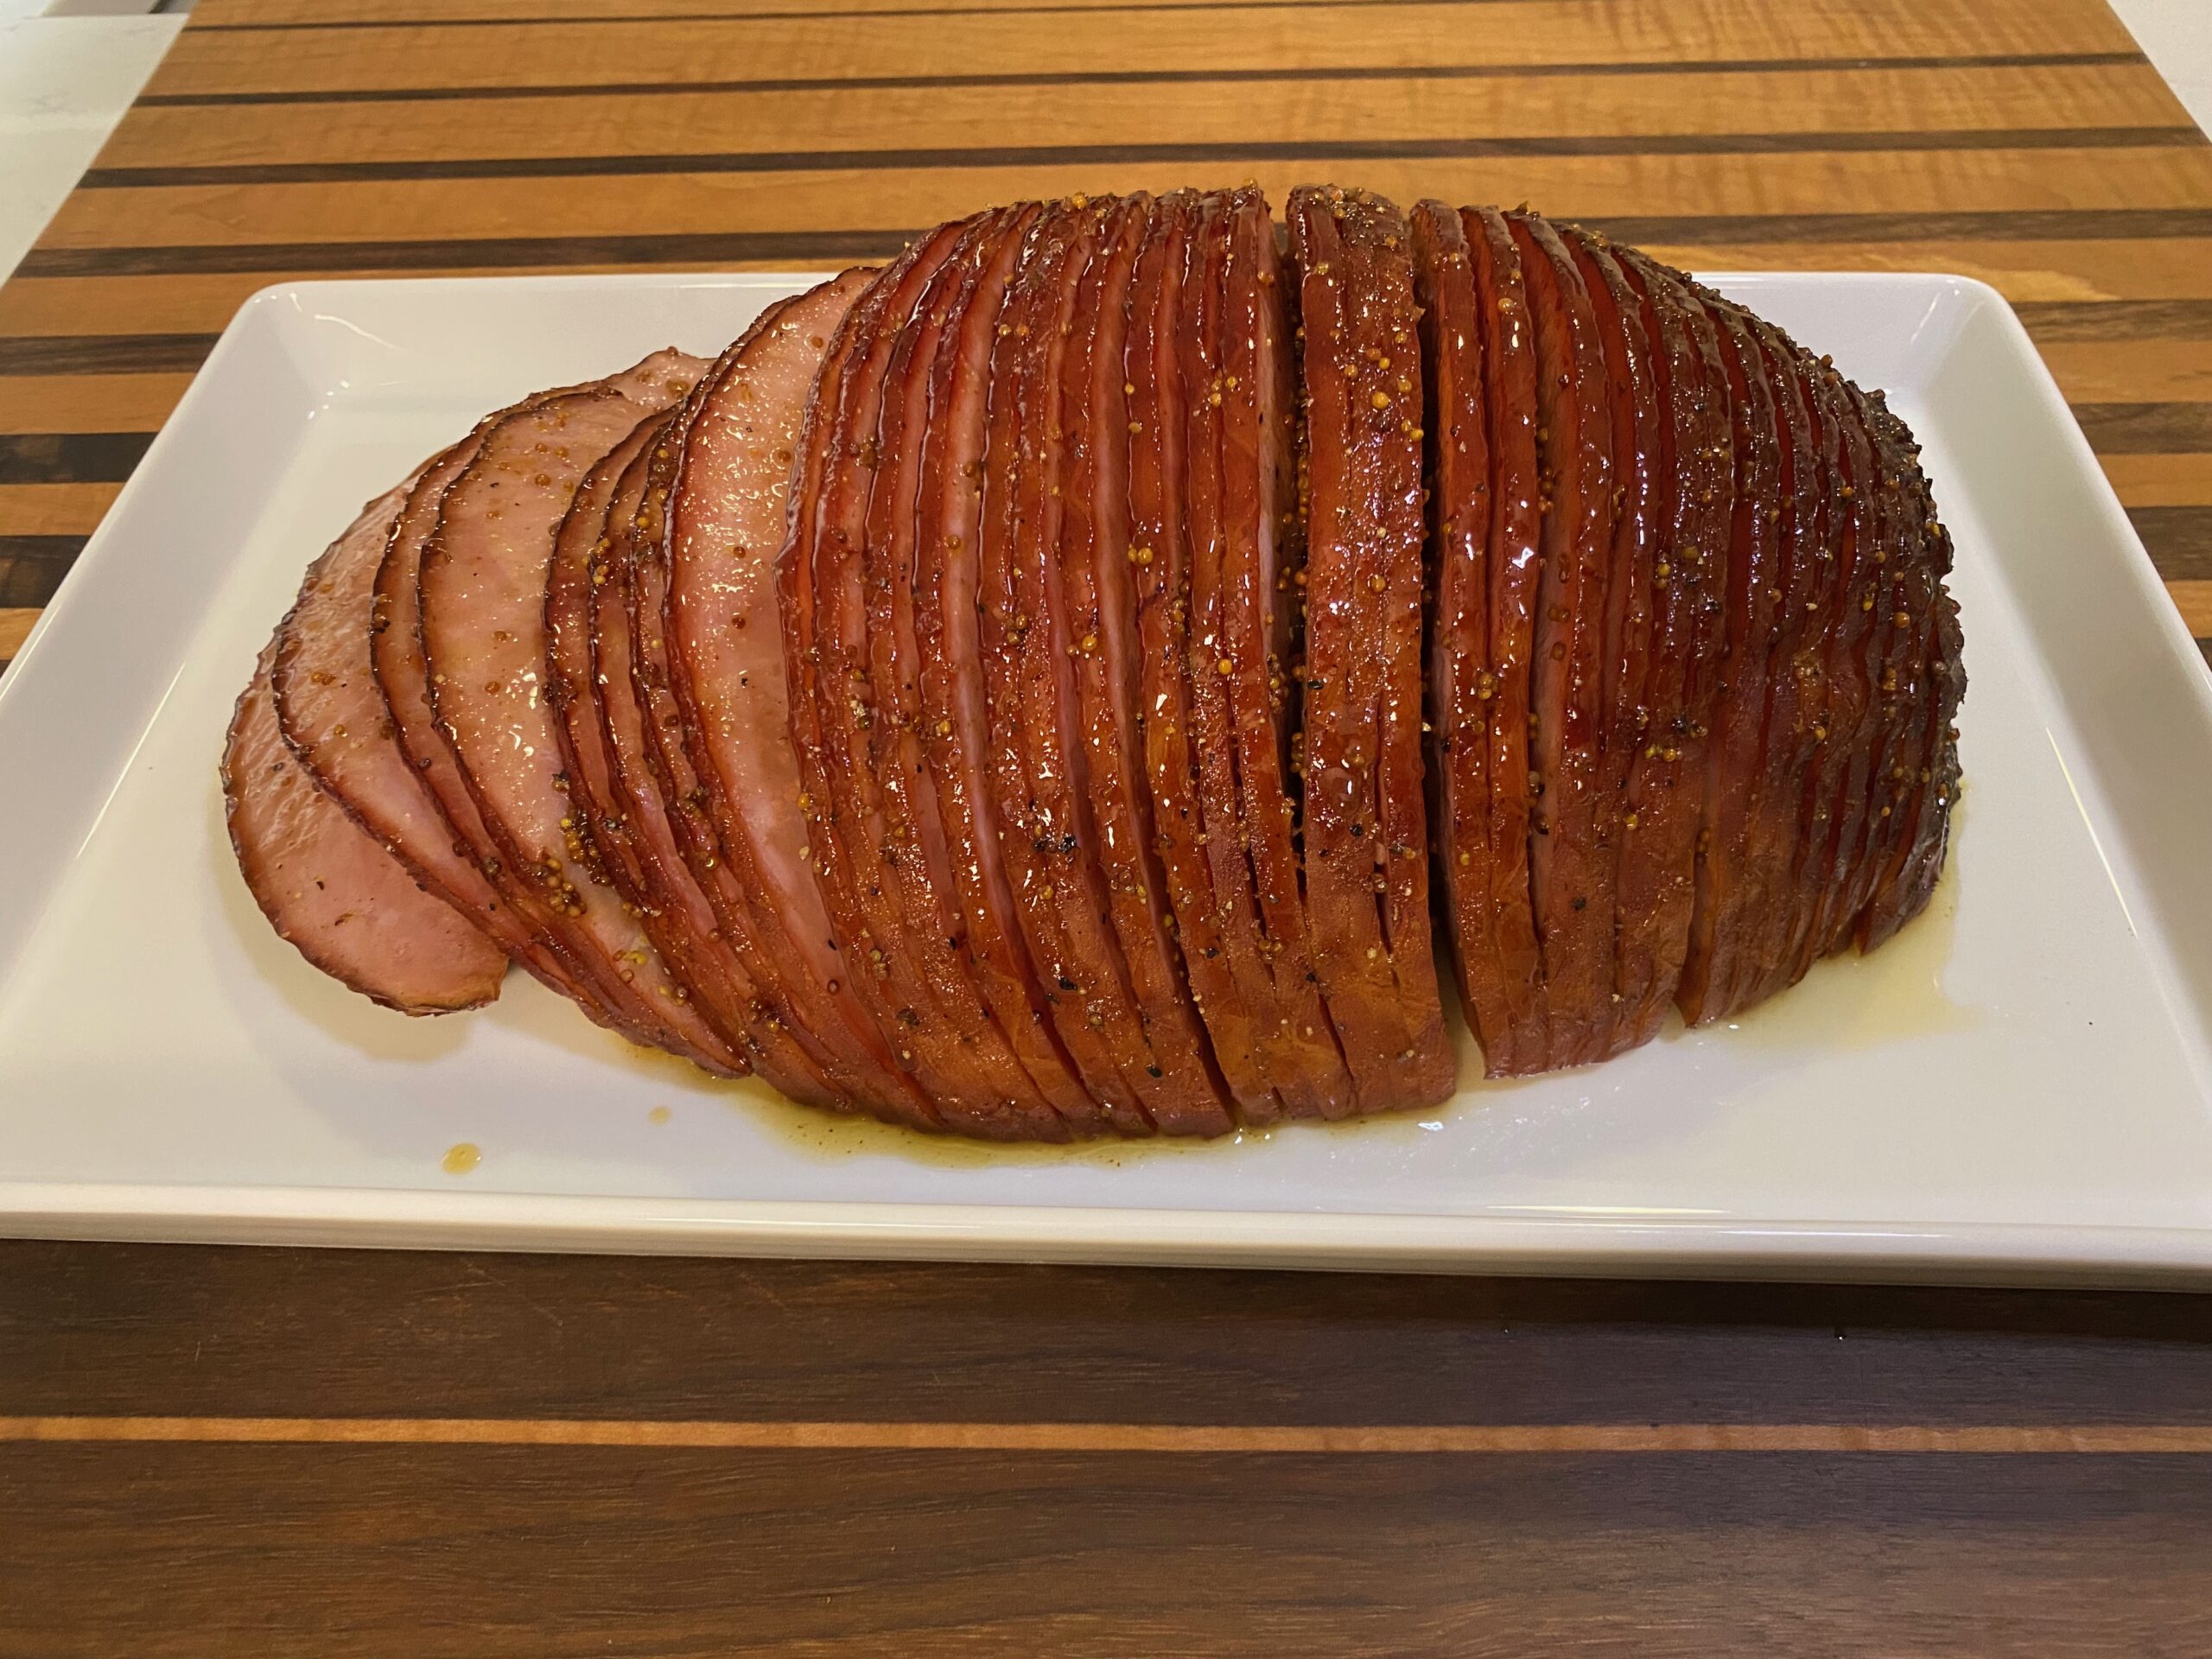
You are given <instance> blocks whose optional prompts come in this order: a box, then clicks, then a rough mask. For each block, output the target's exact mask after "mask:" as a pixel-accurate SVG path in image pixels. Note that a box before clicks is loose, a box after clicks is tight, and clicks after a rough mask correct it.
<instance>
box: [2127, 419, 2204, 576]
mask: <svg viewBox="0 0 2212 1659" xmlns="http://www.w3.org/2000/svg"><path fill="white" fill-rule="evenodd" d="M2148 407H2152V408H2156V407H2158V405H2156V404H2152V405H2148ZM2196 407H2199V408H2202V407H2203V406H2202V405H2197V406H2196ZM2154 447H2155V446H2154ZM2127 517H2128V519H2129V522H2131V523H2132V524H2134V526H2135V533H2136V534H2137V535H2138V536H2140V537H2142V538H2143V545H2144V547H2145V550H2148V552H2149V553H2150V555H2151V562H2152V563H2153V564H2155V565H2157V566H2158V574H2159V575H2162V576H2164V578H2165V579H2166V580H2167V581H2168V582H2203V581H2206V580H2212V507H2130V508H2129V509H2128V510H2127Z"/></svg>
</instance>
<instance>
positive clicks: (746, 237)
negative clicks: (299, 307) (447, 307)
mask: <svg viewBox="0 0 2212 1659" xmlns="http://www.w3.org/2000/svg"><path fill="white" fill-rule="evenodd" d="M914 234H915V232H912V231H911V230H880V231H877V230H863V231H713V232H690V233H683V232H676V233H671V234H667V235H661V236H518V237H498V238H484V239H469V240H454V241H443V240H425V241H417V242H264V243H257V244H254V243H248V244H239V245H227V244H213V245H184V246H177V247H157V248H34V249H32V250H31V251H30V252H29V253H27V254H25V255H24V256H23V259H22V264H19V265H17V266H16V275H17V276H20V277H124V276H180V275H188V274H196V275H206V274H209V273H213V272H219V271H253V270H423V269H425V268H429V269H438V268H443V267H465V268H474V269H480V270H497V269H499V268H501V267H505V266H512V265H652V264H704V263H709V262H714V261H721V260H729V261H737V260H747V261H752V262H754V263H760V262H766V261H783V260H787V261H789V262H791V264H794V265H800V266H804V265H818V264H826V263H829V262H834V261H836V260H840V259H880V258H883V257H886V256H887V255H889V254H893V253H896V252H897V251H899V248H901V247H902V246H904V245H906V242H908V241H909V240H911V239H912V237H913V236H914Z"/></svg>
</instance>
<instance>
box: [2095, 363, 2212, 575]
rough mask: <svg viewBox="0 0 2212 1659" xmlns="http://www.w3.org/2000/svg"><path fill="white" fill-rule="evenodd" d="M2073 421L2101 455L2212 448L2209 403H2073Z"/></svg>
mask: <svg viewBox="0 0 2212 1659" xmlns="http://www.w3.org/2000/svg"><path fill="white" fill-rule="evenodd" d="M2074 418H2075V420H2077V421H2079V422H2081V423H2082V431H2084V432H2085V433H2087V434H2088V438H2089V442H2090V443H2091V444H2093V445H2094V446H2095V448H2097V450H2098V451H2099V452H2100V453H2101V454H2107V455H2140V454H2172V453H2175V452H2177V451H2179V452H2190V451H2195V450H2200V449H2212V404H2075V405H2074ZM2170 574H2171V575H2174V576H2178V575H2182V574H2183V573H2182V572H2180V571H2173V572H2171V573H2170Z"/></svg>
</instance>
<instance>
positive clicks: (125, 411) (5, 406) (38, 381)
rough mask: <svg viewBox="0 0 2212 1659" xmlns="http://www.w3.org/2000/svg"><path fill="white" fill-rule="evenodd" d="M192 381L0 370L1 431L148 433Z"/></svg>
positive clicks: (174, 376) (179, 376) (183, 376)
mask: <svg viewBox="0 0 2212 1659" xmlns="http://www.w3.org/2000/svg"><path fill="white" fill-rule="evenodd" d="M191 384H192V377H191V376H190V375H188V374H19V375H18V374H0V434H4V433H16V432H92V431H98V430H100V429H105V428H113V429H122V430H130V431H138V432H150V431H153V430H155V429H157V428H159V427H160V425H161V423H162V422H163V421H165V420H167V419H168V413H169V411H170V410H172V409H175V407H176V400H177V399H178V398H180V397H183V396H184V391H185V388H186V387H187V386H189V385H191Z"/></svg>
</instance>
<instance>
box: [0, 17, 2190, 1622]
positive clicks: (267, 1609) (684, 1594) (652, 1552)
mask: <svg viewBox="0 0 2212 1659" xmlns="http://www.w3.org/2000/svg"><path fill="white" fill-rule="evenodd" d="M1243 176H1255V177H1257V178H1258V179H1259V180H1260V181H1262V182H1263V183H1264V184H1266V185H1267V186H1268V188H1269V189H1270V190H1271V191H1273V192H1275V193H1278V194H1279V193H1280V192H1281V190H1282V188H1284V187H1285V186H1287V184H1288V183H1290V182H1291V181H1294V180H1296V179H1300V178H1305V177H1313V176H1335V177H1339V178H1343V179H1344V180H1346V181H1357V182H1364V183H1368V184H1371V185H1374V186H1376V187H1378V188H1383V189H1385V190H1389V191H1393V192H1397V193H1401V194H1405V195H1408V196H1410V195H1413V194H1440V195H1444V196H1446V197H1451V198H1454V199H1459V200H1506V201H1514V200H1522V199H1524V198H1525V199H1527V200H1531V201H1534V202H1535V203H1537V204H1539V205H1541V206H1542V207H1545V208H1546V209H1548V211H1551V212H1554V213H1561V214H1566V215H1571V216H1574V217H1579V218H1583V219H1588V220H1591V221H1593V222H1596V223H1599V224H1601V225H1603V226H1605V227H1607V228H1609V229H1611V230H1612V231H1613V232H1616V233H1617V234H1618V235H1620V236H1623V237H1625V238H1630V239H1635V240H1638V241H1642V242H1643V243H1645V244H1646V245H1650V246H1652V247H1653V248H1654V249H1655V250H1656V251H1659V252H1661V253H1662V254H1663V255H1665V256H1666V257H1669V258H1671V259H1673V260H1675V261H1678V262H1680V263H1682V264H1689V265H1692V266H1701V267H1705V268H1707V269H1715V268H1756V267H1762V266H1765V267H1777V268H1798V269H1803V268H1817V269H1840V268H1855V269H1877V270H1880V269H1901V270H1926V269H1941V270H1958V271H1964V272H1967V273H1969V274H1972V275H1974V276H1978V277H1983V278H1985V279H1986V280H1988V281H1990V282H1992V283H1994V284H1996V285H1997V286H1998V287H1999V289H2002V290H2003V291H2004V292H2005V294H2007V295H2008V296H2010V297H2011V298H2012V301H2013V302H2014V303H2015V304H2016V305H2018V307H2019V308H2020V310H2021V312H2022V314H2023V315H2024V316H2025V317H2026V319H2027V321H2028V324H2029V327H2031V330H2032V331H2033V333H2034V334H2035V335H2036V337H2037V340H2038V342H2039V343H2040V344H2041V346H2042V347H2043V349H2044V353H2046V355H2047V356H2048V357H2049V359H2050V362H2051V364H2052V366H2053V368H2054V369H2055V371H2056V373H2057V375H2058V377H2059V379H2060V381H2061V384H2062V385H2063V386H2064V388H2065V390H2066V391H2067V394H2068V396H2069V397H2070V398H2071V399H2072V400H2073V403H2074V406H2075V410H2076V411H2077V413H2078V414H2079V415H2080V416H2081V418H2082V423H2083V425H2084V427H2085V428H2086V429H2088V433H2089V435H2090V437H2091V439H2092V441H2093V442H2094V444H2095V445H2096V448H2097V449H2098V452H2099V454H2101V456H2102V457H2103V459H2104V462H2105V465H2106V467H2107V470H2108V472H2109V474H2110V475H2111V477H2112V479H2113V483H2114V485H2115V486H2116V487H2117V488H2118V490H2119V492H2120V496H2121V499H2123V500H2124V501H2125V502H2126V504H2127V505H2128V507H2129V509H2130V511H2131V512H2132V513H2133V517H2134V518H2135V521H2136V524H2137V525H2138V526H2139V529H2140V530H2141V531H2142V533H2143V537H2144V539H2145V543H2147V544H2148V545H2149V547H2150V548H2151V550H2152V555H2153V556H2154V557H2155V558H2156V559H2157V560H2158V566H2159V569H2160V570H2161V572H2162V574H2163V575H2164V576H2165V578H2166V580H2167V583H2168V586H2169V589H2170V591H2171V593H2172V594H2173V597H2174V599H2175V601H2176V602H2177V605H2178V606H2179V607H2181V609H2182V611H2183V614H2184V615H2185V616H2186V617H2187V618H2188V619H2189V620H2190V624H2191V627H2192V631H2193V632H2195V633H2196V634H2197V635H2198V636H2199V637H2200V638H2204V637H2208V636H2212V149H2208V147H2207V146H2206V144H2205V143H2204V141H2203V139H2202V137H2201V136H2200V135H2198V134H2197V133H2196V131H2195V130H2193V129H2192V128H2191V127H2190V124H2189V123H2188V120H2187V118H2186V117H2185V115H2184V114H2183V111H2182V110H2181V109H2180V107H2179V105H2177V103H2176V102H2175V100H2174V99H2173V98H2172V97H2171V94H2170V93H2169V92H2168V91H2167V89H2166V88H2165V87H2164V85H2163V84H2162V83H2161V82H2160V80H2159V79H2158V75H2157V74H2156V73H2154V72H2153V71H2152V68H2151V67H2150V66H2149V65H2148V64H2147V63H2145V61H2144V60H2143V58H2142V57H2141V55H2140V54H2139V53H2138V52H2137V50H2136V49H2135V47H2134V44H2133V41H2131V40H2130V39H2129V38H2128V36H2127V35H2126V33H2125V32H2124V31H2123V30H2122V29H2120V26H2119V25H2118V24H2117V23H2116V22H2114V21H2113V18H2112V16H2110V14H2109V13H2108V12H2107V10H2105V9H2104V7H2103V5H2102V4H2101V0H1794V3H1789V4H1778V3H1771V0H1414V3H1408V0H1332V3H1324V0H1257V3H1249V4H1244V5H1236V6H1205V5H1201V4H1197V3H1192V0H1140V3H1128V4H1118V5H1116V4H1105V3H1098V0H1035V3H1011V0H966V3H959V4H953V5H931V4H926V3H916V0H830V3H826V4H822V5H805V4H801V3H798V0H200V8H199V10H198V11H197V12H196V14H195V16H194V21H193V22H192V24H191V26H190V27H189V28H188V29H187V30H186V32H185V33H184V35H183V36H182V37H181V40H180V41H179V43H178V45H177V47H176V48H175V52H174V53H173V54H171V56H170V58H169V60H168V62H167V63H166V64H165V65H164V66H163V67H162V70H161V72H160V73H158V74H157V75H156V78H155V79H154V81H153V82H152V84H151V86H149V89H148V91H147V94H146V95H145V96H144V97H143V98H142V99H140V101H139V103H138V105H137V107H136V108H134V109H133V111H131V112H130V115H129V117H128V118H126V119H125V121H124V124H123V125H122V127H121V128H120V130H118V132H117V134H116V135H115V137H114V139H113V141H112V142H111V143H110V145H109V146H108V148H107V149H106V150H105V153H104V154H103V155H102V156H101V158H100V160H99V164H98V165H97V166H96V168H94V169H93V171H92V174H91V175H89V176H88V177H87V178H86V181H85V183H84V186H83V188H80V189H79V191H78V192H77V193H76V194H74V195H73V197H72V198H71V199H70V200H69V202H68V203H67V206H66V207H64V208H63V209H62V211H61V213H60V216H59V217H58V218H57V219H56V220H55V222H54V225H53V226H52V227H51V229H50V230H49V231H48V233H47V235H46V237H45V238H43V239H42V241H41V243H40V245H39V246H38V248H37V250H36V251H35V252H33V253H32V254H31V256H30V257H29V259H28V260H27V261H26V263H25V264H24V266H23V267H22V270H21V271H20V273H19V274H18V275H17V277H16V278H15V280H14V281H12V282H11V283H9V284H8V285H7V286H6V287H5V288H4V289H0V661H4V659H5V658H7V657H8V656H9V655H10V653H11V652H12V651H13V650H14V649H15V646H16V644H17V643H19V642H20V640H21V638H22V633H23V632H24V631H25V630H26V629H27V628H28V626H29V623H30V620H31V619H32V618H33V617H34V616H35V614H36V612H37V610H38V608H39V607H41V605H43V604H44V603H45V602H46V601H47V600H48V597H49V596H50V595H51V594H52V593H53V591H54V584H55V583H56V582H59V581H60V578H61V576H62V575H63V574H64V573H65V572H66V571H67V568H68V564H69V562H70V560H71V558H72V557H73V556H74V554H75V552H76V550H78V548H79V546H80V545H81V544H82V543H83V540H84V538H85V537H86V535H87V534H88V533H89V532H90V531H92V528H93V527H94V526H95V524H97V523H98V522H99V517H100V515H101V513H102V512H104V511H105V508H106V506H107V505H108V503H109V501H110V500H111V499H112V497H113V495H114V493H115V491H116V489H117V487H118V485H119V483H120V482H121V480H123V479H124V478H125V477H126V476H127V475H128V474H129V472H130V468H131V467H132V466H133V464H134V463H135V462H136V461H137V458H138V456H139V455H140V454H142V453H143V449H144V448H145V446H146V443H147V442H148V441H149V436H150V435H151V434H152V433H153V432H154V431H155V430H156V429H157V428H158V427H159V426H160V424H161V422H162V418H163V417H164V416H165V415H166V414H167V412H168V410H169V409H170V408H171V407H172V406H173V405H174V404H175V400H176V398H177V397H179V396H180V395H181V392H182V391H183V389H184V387H185V386H186V385H187V384H188V382H189V379H190V378H191V375H192V373H193V371H194V368H195V367H196V365H198V364H199V362H200V359H201V358H202V357H203V356H204V354H205V353H206V352H207V348H208V347H209V346H210V345H211V344H212V343H213V339H214V337H215V335H216V334H217V333H218V332H219V330H220V329H221V327H223V325H224V323H225V321H226V320H227V319H228V317H229V316H230V315H231V313H232V310H233V309H234V308H236V307H237V305H238V302H240V301H241V300H242V299H243V298H244V297H245V296H246V295H247V294H249V293H251V291H252V290H253V289H256V288H258V287H260V286H262V285H263V284H264V283H270V282H274V281H279V280H282V279H284V278H286V277H301V276H336V275H353V274H374V273H409V274H428V273H434V272H435V273H467V272H486V271H503V272H517V271H530V270H613V269H638V268H664V269H687V268H727V267H730V266H755V267H792V266H800V267H804V266H823V265H828V264H835V263H837V262H840V261H842V260H846V259H849V258H852V257H856V256H862V255H869V254H875V253H880V252H882V251H886V250H887V249H889V248H891V247H893V246H895V245H897V244H898V242H899V240H900V239H901V238H902V236H903V234H904V233H905V232H907V231H909V230H911V229H912V228H915V227H917V226H921V225H924V224H926V223H929V222H931V221H933V220H935V219H938V218H939V217H941V216H944V215H945V214H949V213H955V212H958V211H963V210H965V209H967V208H969V207H973V206H975V205H976V204H978V203H981V202H984V201H988V200H996V199H1001V198H1006V197H1011V196H1015V195H1019V194H1027V193H1039V192H1042V193H1057V192H1059V191H1063V190H1065V189H1069V188H1090V189H1103V188H1126V187H1129V186H1134V185H1146V186H1151V187H1158V186H1160V185H1163V184H1168V183H1173V182H1180V181H1205V180H1230V179H1234V178H1238V177H1243ZM2208 1454H2212V1298H2205V1297H2194V1296H2190V1297H2182V1296H2165V1297H2154V1296H2126V1295H2093V1294H2035V1295H2031V1294H1999V1293H1980V1292H1916V1291H1896V1290H1891V1291H1882V1290H1844V1289H1824V1288H1760V1287H1740V1286H1738V1287H1698V1286H1654V1285H1634V1284H1589V1285H1585V1284H1542V1283H1529V1282H1520V1281H1420V1280H1408V1279H1396V1278H1381V1277H1373V1278H1332V1277H1300V1276H1295V1275H1267V1274H1198V1273H1192V1274H1178V1273H1165V1272H1151V1273H1139V1272H1107V1271H1095V1272H1094V1271H1085V1270H1073V1269H1054V1270H1047V1269H1025V1268H944V1267H889V1266H834V1265H804V1264H791V1263H772V1262H753V1263H746V1262H683V1261H658V1262H656V1261H624V1260H612V1259H598V1260H594V1259H557V1258H547V1259H539V1258H530V1257H496V1256H494V1257H478V1256H461V1255H440V1256H428V1257H425V1256H410V1255H365V1254H353V1253H339V1252H325V1253H317V1252H302V1251H268V1250H261V1251H255V1250H207V1249H147V1248H137V1247H111V1246H88V1245H62V1244H33V1243H20V1244H0V1517H4V1519H3V1520H0V1659H4V1656H10V1655H16V1654H23V1655H30V1654H36V1655H41V1656H44V1655H53V1654H79V1653H83V1654H92V1653H110V1652H130V1653H134V1654H148V1655H184V1654H194V1655H197V1654H203V1653H205V1654H233V1653H243V1652H251V1653H255V1654H257V1655H284V1654H302V1655H307V1654H313V1655H316V1656H323V1655H327V1654H331V1653H334V1652H340V1651H344V1652H364V1653H379V1654H381V1653H405V1654H408V1655H410V1656H425V1659H430V1656H442V1655H448V1654H449V1655H454V1656H460V1655H464V1654H465V1655H469V1656H482V1655H507V1654H512V1655H516V1656H531V1659H544V1656H558V1655H566V1654H569V1653H575V1654H584V1653H594V1654H596V1653H606V1652H610V1651H611V1652H620V1653H629V1654H639V1655H643V1654H653V1655H662V1654H678V1653H683V1654H690V1653H699V1654H707V1653H713V1654H721V1655H732V1654H742V1655H766V1654H771V1653H773V1654H779V1655H781V1654H790V1655H804V1656H809V1659H845V1656H852V1659H860V1656H880V1655H889V1654H896V1655H900V1656H916V1659H931V1656H938V1655H946V1656H950V1655H961V1656H969V1655H977V1654H1000V1653H1007V1654H1022V1655H1045V1656H1053V1659H1058V1656H1088V1655H1098V1656H1133V1659H1134V1656H1146V1659H1153V1656H1179V1655H1185V1654H1197V1653H1223V1654H1240V1655H1247V1654H1249V1655H1253V1656H1262V1655H1264V1656H1269V1659H1276V1656H1292V1655H1303V1654H1317V1655H1319V1654H1325V1655H1330V1656H1346V1655H1365V1654H1376V1655H1380V1654H1392V1655H1430V1654H1436V1655H1446V1654H1449V1655H1463V1654H1464V1655H1472V1654H1518V1653H1557V1652H1565V1651H1595V1652H1603V1653H1618V1654H1622V1655H1631V1654H1632V1655H1637V1656H1644V1655H1671V1654H1684V1655H1690V1654H1695V1655H1700V1656H1703V1655H1711V1654H1719V1653H1729V1652H1743V1653H1783V1652H1786V1653H1789V1654H1792V1655H1821V1654H1831V1653H1833V1654H1860V1653H1885V1654H1886V1653H1910V1654H1914V1655H1936V1654H1942V1655H1951V1654H1957V1655H1968V1654H1973V1655H1984V1654H1999V1653H2020V1654H2037V1655H2044V1654H2066V1653H2099V1654H2113V1655H2123V1654H2124V1655H2130V1656H2134V1655H2145V1656H2152V1655H2168V1654H2171V1655H2202V1654H2203V1653H2206V1652H2212V1455H2208Z"/></svg>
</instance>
